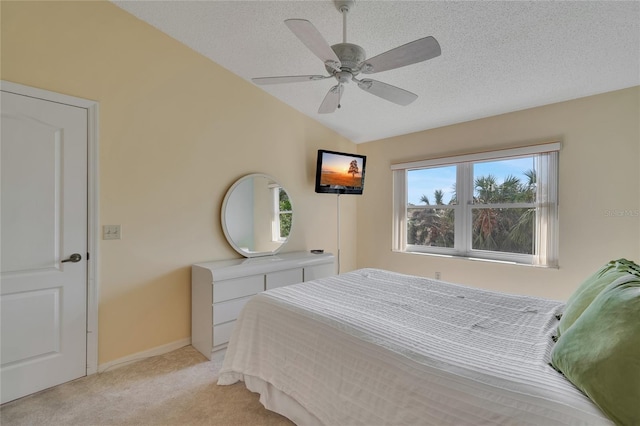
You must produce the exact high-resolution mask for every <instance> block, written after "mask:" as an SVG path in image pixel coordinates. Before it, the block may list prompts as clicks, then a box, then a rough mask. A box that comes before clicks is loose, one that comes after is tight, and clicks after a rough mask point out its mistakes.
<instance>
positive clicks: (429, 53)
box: [361, 36, 441, 74]
mask: <svg viewBox="0 0 640 426" xmlns="http://www.w3.org/2000/svg"><path fill="white" fill-rule="evenodd" d="M440 53H441V51H440V44H438V41H437V40H436V39H435V38H433V37H431V36H429V37H425V38H421V39H418V40H415V41H412V42H411V43H407V44H404V45H402V46H399V47H396V48H395V49H391V50H388V51H386V52H384V53H381V54H379V55H377V56H374V57H373V58H371V59H367V60H366V61H364V62H363V63H362V64H361V72H362V73H364V74H373V73H376V72H381V71H387V70H392V69H394V68H400V67H404V66H406V65H411V64H415V63H418V62H422V61H426V60H427V59H431V58H435V57H436V56H440Z"/></svg>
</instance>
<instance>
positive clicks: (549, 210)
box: [391, 142, 561, 267]
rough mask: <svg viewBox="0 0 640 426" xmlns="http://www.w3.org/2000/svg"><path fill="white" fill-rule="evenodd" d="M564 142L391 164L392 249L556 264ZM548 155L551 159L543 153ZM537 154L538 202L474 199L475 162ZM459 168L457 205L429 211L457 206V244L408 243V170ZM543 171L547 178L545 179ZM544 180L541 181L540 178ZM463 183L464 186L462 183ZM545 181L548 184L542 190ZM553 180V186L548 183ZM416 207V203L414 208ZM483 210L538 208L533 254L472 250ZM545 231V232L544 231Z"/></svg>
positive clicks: (455, 216)
mask: <svg viewBox="0 0 640 426" xmlns="http://www.w3.org/2000/svg"><path fill="white" fill-rule="evenodd" d="M560 147H561V146H560V142H552V143H546V144H540V145H533V146H528V147H523V148H514V149H507V150H500V151H491V152H482V153H476V154H467V155H462V156H454V157H444V158H436V159H429V160H422V161H414V162H409V163H400V164H392V165H391V170H392V172H393V215H392V217H393V219H392V220H393V235H392V250H393V251H394V252H402V253H420V254H430V255H442V256H452V257H461V258H468V259H482V260H489V261H498V262H509V263H517V264H529V265H538V266H544V267H556V266H557V257H558V256H557V252H558V250H557V247H558V235H557V229H558V226H557V223H558V198H557V193H558V171H557V166H558V152H559V151H560ZM543 155H548V157H543ZM531 156H534V158H535V159H536V176H537V184H538V189H537V192H536V200H535V201H534V202H525V203H492V204H477V203H475V204H474V203H473V195H474V190H475V185H474V176H473V166H474V164H476V163H479V162H486V161H498V160H505V159H515V158H522V157H531ZM452 165H455V166H456V193H457V194H456V195H457V203H456V204H452V205H437V204H430V205H425V206H422V205H421V206H419V207H420V208H425V209H452V210H453V211H454V247H437V246H425V245H416V244H408V243H407V235H408V234H407V231H408V194H407V191H408V179H407V175H408V172H409V171H411V170H420V169H427V168H437V167H444V166H452ZM541 173H545V177H544V178H543V179H540V178H539V176H540V174H541ZM540 181H542V183H541V182H540ZM461 183H462V184H461ZM542 184H545V188H540V186H541V185H542ZM546 184H548V185H546ZM412 208H414V207H412ZM483 208H535V209H536V217H535V219H534V231H533V233H534V234H533V236H532V237H533V244H534V247H532V252H533V253H532V254H525V253H514V252H504V251H492V250H484V249H474V248H473V222H472V221H473V212H474V210H475V209H483ZM541 234H544V235H541Z"/></svg>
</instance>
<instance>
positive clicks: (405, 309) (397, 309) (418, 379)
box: [218, 268, 613, 426]
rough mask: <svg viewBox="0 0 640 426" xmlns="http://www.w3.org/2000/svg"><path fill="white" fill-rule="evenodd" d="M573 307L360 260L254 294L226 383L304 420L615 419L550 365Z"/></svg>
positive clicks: (231, 350) (230, 352)
mask: <svg viewBox="0 0 640 426" xmlns="http://www.w3.org/2000/svg"><path fill="white" fill-rule="evenodd" d="M563 309H564V303H563V302H559V301H554V300H547V299H542V298H536V297H530V296H519V295H510V294H503V293H497V292H492V291H488V290H481V289H477V288H473V287H467V286H462V285H457V284H451V283H445V282H442V281H438V280H432V279H427V278H422V277H416V276H410V275H404V274H399V273H395V272H390V271H385V270H380V269H371V268H368V269H361V270H357V271H353V272H348V273H344V274H341V275H337V276H333V277H328V278H322V279H318V280H314V281H310V282H306V283H301V284H296V285H292V286H287V287H280V288H277V289H273V290H270V291H267V292H264V293H261V294H258V295H256V296H254V297H253V298H252V299H251V300H250V301H249V302H248V303H247V304H246V305H245V307H244V309H243V311H242V312H241V314H240V316H239V318H238V321H237V324H236V326H235V328H234V331H233V334H232V336H231V340H230V342H229V346H228V348H227V352H226V355H225V359H224V363H223V366H222V369H221V371H220V375H219V379H218V384H219V385H229V384H233V383H236V382H238V381H243V382H245V385H246V386H247V388H248V389H249V390H251V391H253V392H257V393H259V394H260V401H261V403H262V404H263V405H264V406H265V407H266V408H267V409H269V410H272V411H275V412H278V413H280V414H282V415H284V416H286V417H287V418H289V419H291V420H292V421H293V422H294V423H296V424H298V425H368V426H372V425H483V424H485V425H489V424H491V425H495V424H510V425H511V424H517V425H550V424H553V425H561V424H562V425H564V424H566V425H569V424H575V425H584V424H598V425H608V424H613V423H612V422H611V421H610V420H609V419H608V417H607V416H605V414H603V412H602V411H601V410H600V409H599V408H598V407H597V406H596V405H594V403H593V402H592V401H591V400H590V399H589V398H588V397H587V396H585V394H584V393H583V392H581V391H580V390H579V389H577V388H576V387H575V386H574V385H573V384H572V383H571V382H569V381H568V380H567V379H566V378H565V377H563V375H562V374H560V373H559V372H558V371H556V370H555V369H554V368H553V367H552V366H551V365H550V359H551V352H552V349H553V346H554V335H555V333H556V330H557V328H558V322H559V319H560V317H561V313H562V312H563Z"/></svg>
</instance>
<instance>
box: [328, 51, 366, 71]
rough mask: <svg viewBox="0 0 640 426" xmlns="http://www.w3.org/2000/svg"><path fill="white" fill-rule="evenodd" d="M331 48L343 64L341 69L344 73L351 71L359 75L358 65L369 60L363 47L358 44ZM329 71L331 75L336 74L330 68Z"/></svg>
mask: <svg viewBox="0 0 640 426" xmlns="http://www.w3.org/2000/svg"><path fill="white" fill-rule="evenodd" d="M331 48H332V49H333V51H334V52H335V53H336V55H337V56H338V59H340V63H341V64H342V65H341V66H340V68H341V69H342V70H343V71H349V72H350V73H351V74H353V75H357V74H358V73H359V72H360V69H359V68H358V65H359V64H361V63H362V62H363V61H364V60H365V59H367V54H366V53H365V51H364V49H363V48H362V47H360V46H358V45H357V44H351V43H338V44H334V45H333V46H331ZM327 71H328V72H329V73H330V74H333V73H334V70H332V69H330V68H329V67H327Z"/></svg>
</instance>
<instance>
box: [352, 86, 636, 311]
mask: <svg viewBox="0 0 640 426" xmlns="http://www.w3.org/2000/svg"><path fill="white" fill-rule="evenodd" d="M639 99H640V89H639V88H638V87H635V88H631V89H626V90H621V91H616V92H612V93H606V94H602V95H598V96H592V97H587V98H582V99H578V100H574V101H570V102H563V103H558V104H554V105H548V106H544V107H540V108H534V109H529V110H525V111H520V112H515V113H511V114H505V115H500V116H496V117H490V118H486V119H482V120H477V121H472V122H467V123H462V124H458V125H453V126H448V127H443V128H439V129H435V130H430V131H425V132H420V133H414V134H410V135H405V136H401V137H395V138H390V139H385V140H380V141H375V142H370V143H365V144H361V145H358V152H359V153H360V154H365V155H367V182H366V189H365V191H366V194H365V195H364V196H363V197H362V199H361V200H360V201H359V204H358V247H357V248H358V251H357V258H358V267H367V266H375V267H381V268H387V269H391V270H395V271H399V272H405V273H413V274H418V275H423V276H427V277H434V274H435V272H436V271H439V272H441V273H442V279H443V280H446V281H452V282H458V283H464V284H469V285H475V286H481V287H486V288H492V289H497V290H502V291H507V292H511V293H522V294H532V295H541V296H544V297H549V298H556V299H566V298H567V297H568V296H569V295H570V294H571V292H572V291H573V290H574V289H575V287H576V286H577V285H578V284H579V283H580V281H581V280H582V279H584V278H585V277H586V276H587V275H589V274H591V273H592V272H593V271H595V270H596V269H597V268H599V267H600V266H601V265H602V264H604V263H605V262H606V261H608V260H610V259H616V258H620V257H626V258H628V259H634V260H635V261H640V240H639V238H638V236H639V235H640V217H638V216H637V212H638V210H640V171H639V170H640V167H639V165H640V162H639V159H640V134H639V127H640V118H639V117H640V109H639ZM555 139H560V140H561V141H562V143H563V146H562V150H561V152H560V166H559V168H560V176H559V177H560V188H559V196H560V200H559V205H560V267H559V268H558V269H540V268H534V267H529V266H513V265H504V264H494V263H488V262H479V261H470V260H463V259H450V258H443V257H435V256H427V255H411V254H401V253H393V252H391V211H392V208H391V171H390V169H389V166H390V164H392V163H398V162H403V161H410V160H421V159H425V158H430V157H441V156H446V155H452V154H461V153H468V152H474V151H485V150H490V149H500V148H507V147H515V146H519V145H527V144H531V143H532V142H541V141H550V140H555ZM625 210H627V211H632V214H631V215H627V216H623V217H616V216H607V211H611V212H613V211H621V212H624V211H625Z"/></svg>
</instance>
